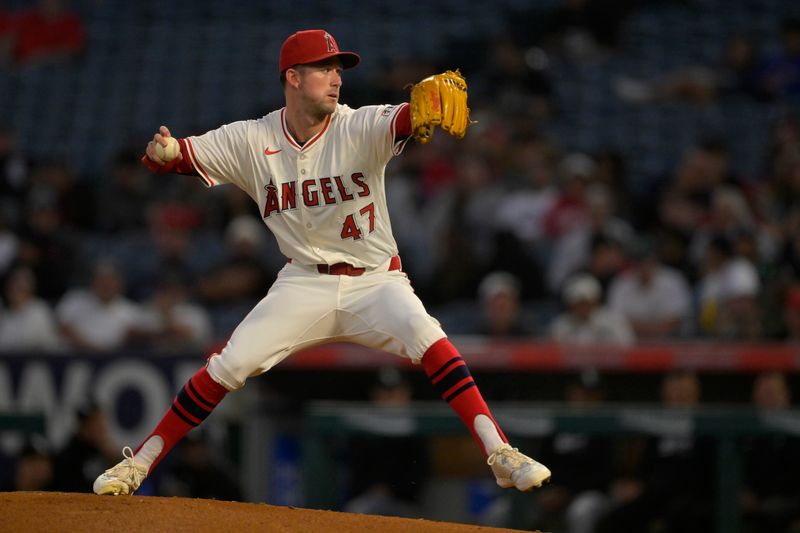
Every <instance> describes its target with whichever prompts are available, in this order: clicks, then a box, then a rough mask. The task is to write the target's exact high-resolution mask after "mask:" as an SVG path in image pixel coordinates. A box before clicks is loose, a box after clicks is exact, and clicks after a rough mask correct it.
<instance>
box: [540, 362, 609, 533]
mask: <svg viewBox="0 0 800 533" xmlns="http://www.w3.org/2000/svg"><path fill="white" fill-rule="evenodd" d="M564 400H565V402H566V404H567V405H568V406H570V407H574V408H576V409H580V410H581V411H586V410H590V409H593V408H596V407H598V406H600V405H602V403H603V402H604V400H605V388H604V385H603V383H602V380H601V378H600V376H599V375H598V374H597V372H596V371H594V370H584V371H582V372H581V373H580V374H579V375H578V376H576V377H574V378H572V379H570V380H569V382H568V383H567V385H566V388H565V391H564ZM540 455H541V456H542V458H547V459H548V460H549V461H550V463H548V464H554V465H556V468H558V472H559V475H558V478H557V479H554V480H553V481H552V482H551V483H550V484H549V485H547V486H546V487H543V488H542V490H541V491H539V492H537V493H536V494H535V495H534V498H535V502H536V503H535V506H536V509H537V510H536V513H535V514H536V515H537V516H536V519H535V521H534V523H533V524H531V525H532V526H533V528H534V529H536V528H539V529H542V530H546V531H564V532H565V533H592V532H593V531H594V527H595V524H596V522H597V520H598V519H599V517H600V514H601V511H602V510H603V509H604V508H605V507H606V506H607V505H608V497H607V496H606V495H605V491H606V489H607V488H608V486H609V484H610V483H611V481H612V477H613V472H614V467H615V465H614V463H615V457H614V449H613V447H612V442H611V440H610V439H609V438H608V437H604V436H597V435H589V434H585V433H580V432H563V433H555V434H554V435H552V436H551V437H548V438H547V439H546V440H545V441H544V443H543V446H542V451H541V452H540Z"/></svg>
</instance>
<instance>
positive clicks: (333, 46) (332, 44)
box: [324, 32, 339, 52]
mask: <svg viewBox="0 0 800 533" xmlns="http://www.w3.org/2000/svg"><path fill="white" fill-rule="evenodd" d="M324 37H325V44H326V45H327V46H328V52H338V51H339V50H337V49H336V42H335V41H334V40H333V37H331V34H330V33H328V32H325V35H324Z"/></svg>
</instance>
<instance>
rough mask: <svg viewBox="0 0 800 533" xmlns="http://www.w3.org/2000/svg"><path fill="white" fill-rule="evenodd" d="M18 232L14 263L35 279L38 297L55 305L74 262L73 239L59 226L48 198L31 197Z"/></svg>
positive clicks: (71, 271)
mask: <svg viewBox="0 0 800 533" xmlns="http://www.w3.org/2000/svg"><path fill="white" fill-rule="evenodd" d="M25 222H26V223H25V224H23V226H22V230H21V231H20V234H19V237H20V243H19V253H18V255H17V261H16V262H17V264H19V265H20V266H26V267H28V268H30V269H31V271H33V273H34V275H35V276H36V286H37V287H38V293H39V295H40V296H41V297H42V298H43V299H45V300H47V301H48V302H51V303H52V302H55V301H56V300H58V299H59V298H60V297H61V296H62V295H63V294H64V292H65V291H66V289H67V287H68V286H69V285H70V284H71V276H72V274H73V271H74V270H77V269H78V268H80V267H81V265H80V264H78V263H77V262H76V258H77V254H76V236H75V234H74V232H73V231H71V230H69V229H68V228H65V227H64V226H63V225H62V224H61V214H60V212H59V210H58V208H57V206H56V204H55V202H54V201H53V199H52V198H32V199H31V200H30V201H29V202H28V205H27V206H26V213H25Z"/></svg>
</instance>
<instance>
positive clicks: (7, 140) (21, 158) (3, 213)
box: [0, 8, 31, 230]
mask: <svg viewBox="0 0 800 533" xmlns="http://www.w3.org/2000/svg"><path fill="white" fill-rule="evenodd" d="M0 9H2V8H0ZM1 25H2V12H1V11H0V26H1ZM0 35H2V30H0ZM0 39H2V38H0ZM0 47H2V43H0ZM0 54H2V52H0ZM30 166H31V163H30V161H29V158H28V157H27V156H26V155H25V154H24V153H23V152H22V150H21V149H20V146H19V144H18V142H17V138H16V135H15V134H14V131H13V130H11V129H10V128H9V127H8V126H6V125H4V124H0V219H2V218H4V219H5V221H6V223H7V224H8V226H9V227H10V228H11V229H15V230H16V229H19V227H20V226H21V225H22V223H23V218H24V209H23V208H24V201H25V198H26V197H27V193H28V187H29V185H30V182H29V180H30Z"/></svg>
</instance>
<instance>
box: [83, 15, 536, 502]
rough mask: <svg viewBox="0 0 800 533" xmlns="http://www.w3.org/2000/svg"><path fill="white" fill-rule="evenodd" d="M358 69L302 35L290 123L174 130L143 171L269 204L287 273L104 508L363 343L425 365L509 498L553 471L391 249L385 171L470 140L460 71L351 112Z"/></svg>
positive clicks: (323, 40) (282, 118)
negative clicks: (413, 149) (300, 358)
mask: <svg viewBox="0 0 800 533" xmlns="http://www.w3.org/2000/svg"><path fill="white" fill-rule="evenodd" d="M359 61H360V57H359V56H358V55H357V54H355V53H353V52H343V51H340V50H339V46H338V45H337V43H336V40H335V39H334V38H333V36H332V35H331V34H329V33H328V32H326V31H324V30H306V31H299V32H297V33H294V34H293V35H291V36H290V37H289V38H287V39H286V41H285V42H284V43H283V45H282V47H281V50H280V80H281V83H282V85H283V91H284V95H285V99H286V105H285V107H283V108H282V109H279V110H277V111H273V112H271V113H269V114H268V115H266V116H264V117H262V118H259V119H254V120H244V121H241V122H234V123H231V124H226V125H224V126H222V127H220V128H218V129H215V130H212V131H209V132H207V133H205V134H203V135H200V136H196V137H186V138H180V139H177V142H178V146H179V148H180V150H179V151H178V150H177V149H175V150H173V151H171V150H167V148H168V147H169V146H170V145H172V146H174V143H175V139H171V138H170V137H171V133H170V131H169V129H168V128H166V127H164V126H162V127H161V128H160V130H159V132H158V133H156V134H155V135H154V136H153V140H152V141H150V142H149V143H148V145H147V150H146V155H145V156H144V157H143V158H142V161H143V163H144V164H145V165H146V166H147V167H148V168H149V169H150V170H151V171H152V172H155V173H157V174H164V173H179V174H193V175H197V176H199V178H200V179H201V180H202V181H203V183H205V185H206V186H208V187H214V186H217V185H222V184H226V183H232V184H234V185H236V186H237V187H239V188H241V189H242V190H244V191H245V192H246V193H247V194H248V195H250V197H251V198H252V199H253V200H254V201H255V202H256V203H257V204H258V208H259V210H260V212H261V216H262V218H263V220H264V223H265V224H266V225H267V227H269V229H270V230H271V231H272V233H273V234H274V235H275V237H276V238H277V241H278V244H279V247H280V250H281V252H282V253H283V254H284V255H285V256H286V258H287V263H286V266H285V267H284V268H283V269H282V270H281V271H280V273H279V274H278V276H277V279H276V281H275V283H274V284H273V285H272V287H271V288H270V290H269V292H268V293H267V295H266V296H265V297H264V299H263V300H261V301H260V302H259V303H258V304H257V305H256V306H255V308H253V310H252V311H251V312H250V313H249V314H248V315H247V316H246V317H245V318H244V320H243V321H242V322H241V324H239V325H238V327H237V328H236V329H235V331H234V332H233V335H232V336H231V338H230V340H229V341H228V343H227V345H226V346H225V347H224V349H223V350H221V352H220V353H218V354H214V355H213V356H212V357H211V358H210V359H209V360H208V363H207V365H206V366H204V367H203V368H201V369H200V370H198V371H197V373H196V374H194V376H192V377H191V379H189V381H188V382H187V383H186V384H185V385H184V386H183V388H182V389H181V390H180V392H179V393H178V395H177V396H176V398H175V400H174V401H173V402H172V405H171V406H170V408H169V409H168V410H167V412H166V414H165V415H164V417H163V419H162V420H161V421H160V422H159V424H158V425H157V426H156V428H155V429H154V430H153V432H152V433H151V434H150V435H148V436H147V437H146V438H145V439H144V441H143V442H142V443H141V444H140V445H139V447H138V448H137V449H136V450H135V451H133V450H131V449H130V448H129V447H125V448H124V449H123V456H124V458H123V460H122V461H121V462H120V463H119V464H117V465H116V466H114V467H113V468H110V469H109V470H106V471H105V472H104V473H103V474H101V475H100V476H99V477H98V478H97V480H96V481H95V483H94V492H95V493H97V494H113V495H117V494H132V493H133V492H134V491H135V490H136V489H137V488H138V487H139V485H140V484H141V483H142V481H143V480H144V479H145V477H146V476H147V474H148V473H149V472H151V471H152V470H153V468H155V467H156V465H158V463H159V462H160V461H161V460H162V459H163V458H164V456H165V455H166V454H167V453H168V452H169V451H170V450H171V449H172V447H173V446H175V444H177V443H178V442H179V441H180V440H181V439H182V438H183V436H184V435H185V434H186V433H187V432H188V431H189V430H190V429H192V428H193V427H196V426H198V425H199V424H201V423H202V422H203V420H205V418H206V417H207V416H208V415H209V413H211V411H212V410H213V409H214V408H215V407H216V406H217V404H219V402H220V401H221V400H222V399H223V398H224V397H225V395H226V394H228V393H229V392H232V391H235V390H237V389H239V388H241V387H242V386H243V385H244V382H245V380H246V379H247V378H249V377H252V376H257V375H259V374H262V373H264V372H266V371H267V370H269V369H270V368H272V367H273V366H274V365H276V364H277V363H279V362H280V361H282V360H283V359H284V358H286V357H288V356H289V355H291V354H292V353H294V352H296V351H298V350H302V349H303V348H307V347H309V346H313V345H317V344H321V343H326V342H353V343H357V344H362V345H365V346H369V347H371V348H376V349H380V350H385V351H388V352H391V353H394V354H397V355H399V356H401V357H408V358H410V359H411V360H412V361H413V362H414V363H417V364H421V365H422V368H423V369H424V370H425V373H426V374H427V375H428V377H429V379H430V380H431V383H433V386H434V387H436V389H437V391H438V393H439V394H440V395H441V397H442V398H443V399H444V400H445V401H446V402H447V403H448V404H449V405H450V406H451V407H452V409H453V410H454V411H455V412H456V413H457V414H458V416H459V417H460V418H461V420H462V421H463V422H464V424H465V425H466V426H467V428H468V429H469V431H470V432H471V433H472V436H473V438H474V439H475V442H476V443H477V445H478V446H480V448H481V449H482V450H483V452H484V453H485V454H486V456H487V457H488V460H487V463H488V464H489V465H490V466H491V469H492V472H493V473H494V475H495V477H496V478H497V484H498V485H500V486H501V487H504V488H507V487H516V488H517V489H519V490H522V491H527V490H531V489H533V488H535V487H539V486H541V485H542V484H543V483H545V482H547V481H549V479H550V470H548V469H547V467H545V466H544V465H542V464H540V463H538V462H536V461H534V460H533V459H531V458H530V457H527V456H526V455H524V454H522V453H520V452H519V451H518V450H517V449H516V448H512V447H511V446H510V445H509V444H508V441H507V439H506V437H505V435H504V434H503V432H502V430H501V429H500V427H499V426H498V424H497V422H496V421H495V420H494V418H493V417H492V414H491V412H490V411H489V408H488V407H487V405H486V403H485V402H484V400H483V397H482V396H481V394H480V392H479V390H478V387H477V386H476V384H475V382H474V381H473V379H472V376H471V375H470V372H469V369H468V368H467V365H466V363H465V362H464V360H463V359H462V358H461V355H460V354H459V352H458V350H457V349H456V348H455V347H454V346H453V345H452V344H451V343H450V341H449V340H448V339H447V335H445V333H444V331H443V330H442V328H441V327H440V325H439V323H438V322H437V321H436V320H435V319H434V318H433V317H431V316H430V315H429V314H428V313H427V312H426V311H425V308H424V307H423V305H422V302H420V300H419V298H417V296H416V295H415V294H414V291H413V289H412V288H411V284H410V282H409V280H408V277H407V276H406V275H405V274H404V273H403V270H402V265H401V262H400V257H399V256H398V255H397V244H396V243H395V240H394V238H393V236H392V228H391V225H390V223H389V212H388V210H387V207H386V194H385V191H384V171H385V168H386V165H387V163H388V162H389V160H390V159H391V158H392V156H395V155H399V154H400V153H401V151H402V150H403V147H404V145H405V143H406V142H407V141H408V140H409V139H410V138H411V137H414V138H415V139H416V140H417V141H418V142H423V143H425V142H428V140H429V139H430V137H431V135H432V134H433V132H434V130H435V128H436V126H439V127H440V128H441V129H442V130H444V131H445V132H447V133H449V134H450V135H453V136H455V137H457V138H462V137H463V136H464V134H465V132H466V129H467V127H468V125H469V109H468V108H467V85H466V82H465V80H464V78H463V77H462V76H461V75H460V73H458V71H455V72H451V71H447V72H445V73H442V74H438V75H436V76H431V77H430V78H427V79H425V80H422V81H421V82H420V83H418V84H417V85H415V86H414V87H413V88H412V91H411V97H410V102H409V103H402V104H400V105H375V106H367V107H362V108H359V109H351V108H350V107H348V106H346V105H343V104H340V103H339V97H340V91H341V89H342V72H343V70H345V69H349V68H352V67H355V66H356V65H357V64H358V63H359Z"/></svg>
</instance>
